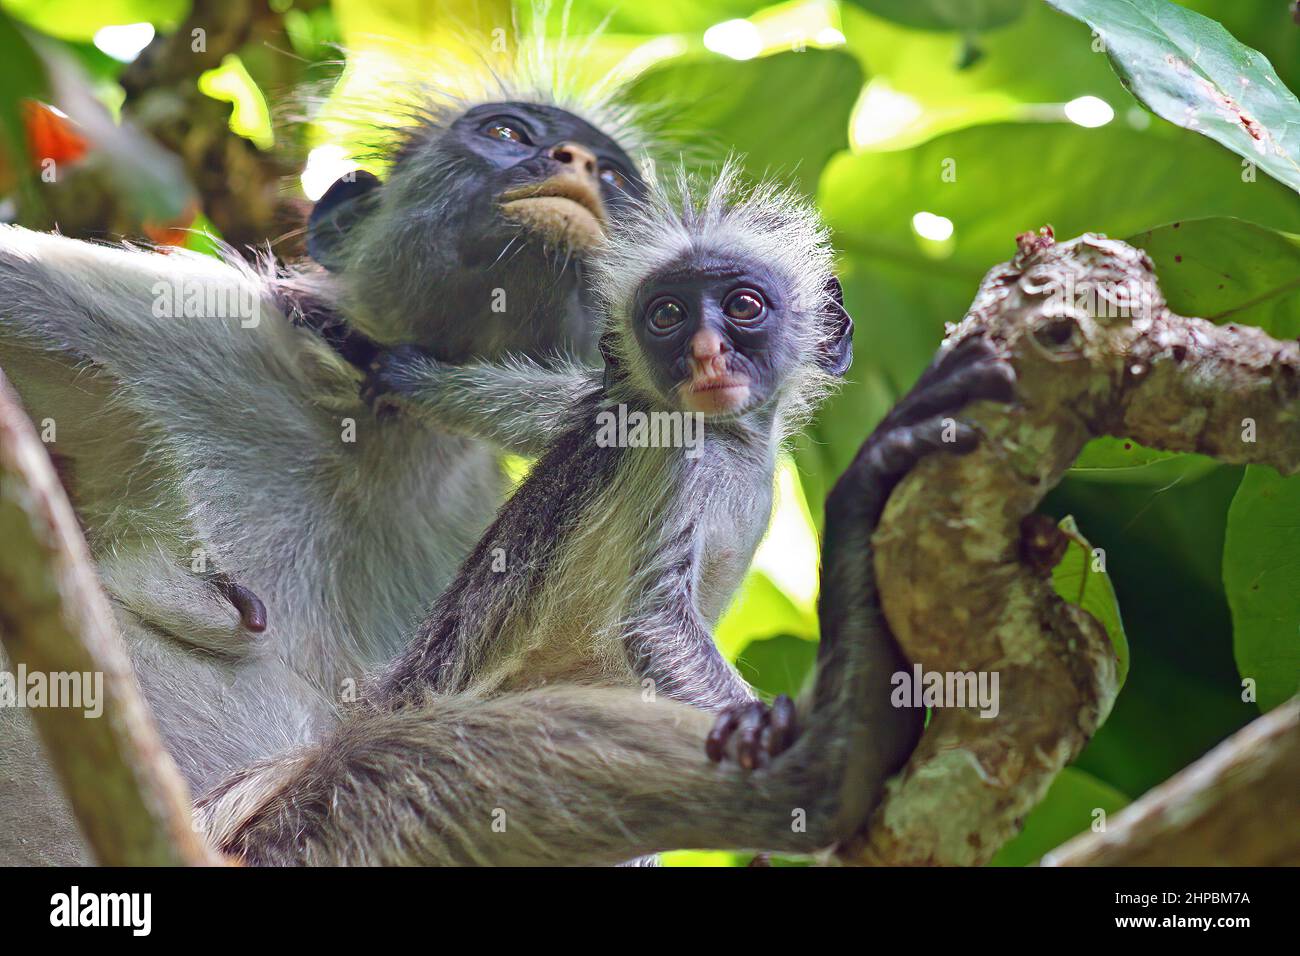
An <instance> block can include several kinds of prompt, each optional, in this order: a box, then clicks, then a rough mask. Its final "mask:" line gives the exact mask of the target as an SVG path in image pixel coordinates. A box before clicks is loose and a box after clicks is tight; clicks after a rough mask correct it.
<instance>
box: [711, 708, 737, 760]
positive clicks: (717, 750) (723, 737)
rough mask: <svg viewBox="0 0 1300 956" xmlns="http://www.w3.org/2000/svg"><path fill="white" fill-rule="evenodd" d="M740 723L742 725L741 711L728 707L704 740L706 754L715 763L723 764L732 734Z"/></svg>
mask: <svg viewBox="0 0 1300 956" xmlns="http://www.w3.org/2000/svg"><path fill="white" fill-rule="evenodd" d="M738 723H740V711H739V710H738V709H737V708H735V707H728V708H727V709H726V710H724V711H723V712H722V713H721V714H719V715H718V719H717V720H716V721H714V724H713V729H712V730H710V731H709V735H708V736H707V737H705V738H704V752H705V753H706V754H707V755H708V758H709V759H710V760H712V761H713V762H714V763H721V762H722V758H723V756H724V755H725V754H726V751H727V741H728V740H730V739H731V732H732V731H733V730H735V729H736V725H737V724H738Z"/></svg>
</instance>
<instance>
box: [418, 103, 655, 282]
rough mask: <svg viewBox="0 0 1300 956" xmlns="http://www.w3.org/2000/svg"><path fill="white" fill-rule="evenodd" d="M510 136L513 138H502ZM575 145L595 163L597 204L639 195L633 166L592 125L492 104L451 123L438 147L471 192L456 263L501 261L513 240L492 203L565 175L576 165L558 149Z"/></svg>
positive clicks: (543, 110)
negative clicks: (468, 223)
mask: <svg viewBox="0 0 1300 956" xmlns="http://www.w3.org/2000/svg"><path fill="white" fill-rule="evenodd" d="M503 130H509V131H511V132H512V133H513V134H514V137H516V138H505V136H503V134H502V132H501V131H503ZM570 143H575V144H578V145H579V146H581V147H583V148H585V149H586V150H587V151H589V152H590V153H592V154H593V155H594V156H595V158H596V162H597V168H596V170H595V171H594V175H595V176H596V177H597V178H598V180H599V183H600V185H599V189H600V195H601V199H602V200H603V201H604V202H605V203H606V205H607V207H608V208H609V209H610V210H611V211H615V210H617V209H618V207H619V206H620V205H622V204H623V203H625V202H626V201H627V200H628V199H629V198H639V197H641V196H643V195H644V194H645V184H644V183H643V182H642V181H641V178H640V177H639V176H638V175H637V171H636V165H635V164H634V163H633V162H632V160H631V159H630V158H629V157H628V155H627V154H626V153H625V152H623V150H622V149H621V148H620V147H619V145H618V144H617V143H616V142H614V141H613V140H612V139H610V138H609V137H608V136H606V135H605V134H604V133H602V132H600V130H598V129H596V128H595V127H594V126H592V125H591V124H590V123H587V122H586V121H584V120H582V119H579V118H578V117H576V116H574V115H573V114H571V113H567V112H565V111H564V110H560V109H556V108H555V107H551V106H536V105H530V104H524V103H491V104H487V105H484V106H478V107H475V108H474V109H472V110H470V111H469V112H467V113H466V114H465V115H464V116H462V117H460V118H459V119H457V120H456V121H455V122H453V123H452V124H451V129H450V131H449V135H448V136H447V137H446V139H445V140H444V146H445V148H446V149H447V151H448V152H449V153H450V155H451V157H452V159H453V161H454V162H455V163H456V164H457V167H458V169H459V170H464V171H472V179H473V184H474V185H473V189H472V191H471V195H470V196H469V197H468V199H469V203H468V205H467V206H466V207H465V212H467V213H468V214H469V218H470V219H471V220H472V221H473V222H474V223H476V224H477V227H476V228H467V229H464V230H462V232H461V237H462V242H461V245H460V248H461V255H462V262H463V263H464V264H465V265H467V266H473V265H480V266H481V265H486V264H490V263H492V262H493V261H494V260H495V259H496V258H497V257H498V256H500V255H501V250H502V248H503V245H504V243H506V242H508V241H510V240H511V239H512V238H516V237H517V236H518V235H519V226H518V225H517V224H515V223H513V222H510V221H508V220H507V219H505V218H504V217H503V216H502V215H501V212H500V209H499V201H498V197H500V196H501V195H502V194H503V193H507V192H509V191H510V190H513V189H518V188H520V187H524V186H531V185H534V184H536V183H540V182H543V181H544V180H546V179H549V178H550V177H552V176H554V175H556V174H558V173H561V172H564V171H566V170H565V167H566V166H568V165H571V164H573V163H574V162H580V159H579V158H578V157H572V156H568V157H567V159H568V162H566V161H565V159H566V152H565V150H564V147H565V146H566V145H567V144H570Z"/></svg>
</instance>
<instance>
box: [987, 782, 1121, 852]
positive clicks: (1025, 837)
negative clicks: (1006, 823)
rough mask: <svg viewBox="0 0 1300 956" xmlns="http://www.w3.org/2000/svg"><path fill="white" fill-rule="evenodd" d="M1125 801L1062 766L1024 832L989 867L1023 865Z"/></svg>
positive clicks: (1117, 793) (1100, 785)
mask: <svg viewBox="0 0 1300 956" xmlns="http://www.w3.org/2000/svg"><path fill="white" fill-rule="evenodd" d="M1128 802H1129V799H1128V797H1126V796H1124V794H1122V793H1120V792H1119V791H1118V790H1116V789H1114V788H1113V787H1111V786H1109V785H1107V784H1105V783H1102V782H1101V781H1100V780H1098V779H1097V778H1096V777H1093V776H1092V775H1091V774H1087V773H1084V772H1083V771H1082V770H1079V769H1078V768H1077V767H1066V768H1065V769H1064V770H1062V771H1061V772H1060V773H1059V774H1058V775H1057V777H1056V779H1055V780H1053V781H1052V785H1051V786H1050V787H1049V788H1048V790H1047V794H1046V795H1045V796H1044V797H1043V800H1042V802H1041V803H1039V804H1038V806H1036V807H1034V809H1033V810H1031V811H1030V812H1029V815H1028V816H1027V817H1025V825H1024V829H1022V830H1021V831H1020V833H1019V835H1018V836H1016V838H1015V839H1013V840H1011V841H1010V842H1009V843H1007V844H1006V846H1004V847H1002V849H1000V850H998V852H997V854H996V855H995V856H994V857H993V859H992V861H991V862H990V863H989V865H990V866H1026V865H1028V864H1031V863H1035V862H1037V861H1038V860H1039V859H1041V858H1042V856H1043V854H1044V853H1047V852H1048V851H1050V850H1055V849H1056V848H1057V847H1058V846H1060V845H1061V844H1062V843H1064V842H1065V841H1067V840H1069V839H1071V838H1072V837H1074V836H1077V835H1078V834H1080V833H1083V832H1084V831H1086V830H1088V829H1090V828H1091V827H1092V824H1093V821H1094V820H1095V819H1096V818H1097V811H1098V810H1102V811H1104V812H1105V813H1106V815H1107V816H1109V815H1110V814H1112V813H1116V812H1118V811H1119V810H1122V809H1123V808H1124V807H1125V806H1127V805H1128Z"/></svg>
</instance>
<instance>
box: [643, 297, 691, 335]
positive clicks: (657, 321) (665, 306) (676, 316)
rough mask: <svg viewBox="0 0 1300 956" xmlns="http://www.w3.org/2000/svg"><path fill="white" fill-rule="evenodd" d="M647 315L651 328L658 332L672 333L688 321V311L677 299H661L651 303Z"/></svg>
mask: <svg viewBox="0 0 1300 956" xmlns="http://www.w3.org/2000/svg"><path fill="white" fill-rule="evenodd" d="M646 315H647V321H649V323H650V328H652V329H654V330H655V331H656V332H671V331H672V330H673V329H675V328H677V326H679V325H681V324H682V322H683V321H684V320H685V319H686V309H685V308H683V306H682V304H681V303H680V302H678V301H677V300H675V299H659V300H658V301H656V302H652V303H650V308H649V309H648V310H647V312H646Z"/></svg>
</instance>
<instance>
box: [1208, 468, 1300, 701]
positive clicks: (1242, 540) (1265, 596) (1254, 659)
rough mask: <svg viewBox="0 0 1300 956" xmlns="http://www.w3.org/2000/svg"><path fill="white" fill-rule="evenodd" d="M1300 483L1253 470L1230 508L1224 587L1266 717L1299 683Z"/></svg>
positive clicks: (1238, 648)
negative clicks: (1267, 712)
mask: <svg viewBox="0 0 1300 956" xmlns="http://www.w3.org/2000/svg"><path fill="white" fill-rule="evenodd" d="M1298 580H1300V477H1293V478H1283V477H1282V476H1280V475H1279V474H1278V473H1277V472H1276V471H1274V470H1273V469H1272V468H1264V467H1260V466H1257V465H1252V466H1250V467H1249V468H1247V469H1246V475H1245V477H1244V478H1243V479H1242V481H1241V486H1240V487H1239V488H1238V489H1237V494H1236V496H1235V497H1234V498H1233V499H1232V507H1231V508H1229V509H1228V530H1227V536H1226V538H1225V541H1224V547H1223V583H1224V586H1225V588H1226V589H1227V592H1228V605H1229V606H1230V607H1231V608H1232V624H1233V650H1234V653H1235V656H1236V658H1237V669H1238V671H1240V673H1241V676H1242V677H1243V678H1250V679H1253V680H1254V681H1255V683H1256V689H1257V693H1258V697H1257V700H1258V702H1259V706H1260V708H1261V709H1262V710H1268V709H1269V708H1271V707H1276V706H1277V705H1278V704H1280V703H1282V702H1283V701H1284V700H1286V699H1287V698H1289V697H1291V696H1292V695H1293V694H1294V693H1295V692H1296V689H1297V684H1298V683H1300V586H1297V581H1298Z"/></svg>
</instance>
